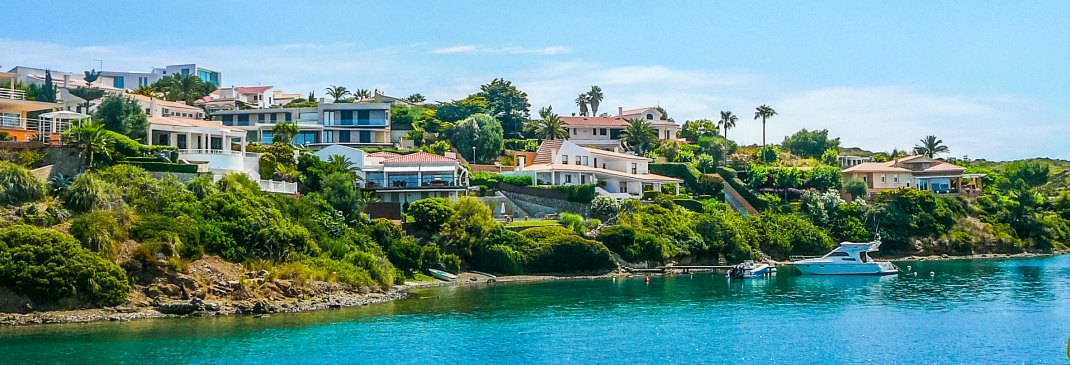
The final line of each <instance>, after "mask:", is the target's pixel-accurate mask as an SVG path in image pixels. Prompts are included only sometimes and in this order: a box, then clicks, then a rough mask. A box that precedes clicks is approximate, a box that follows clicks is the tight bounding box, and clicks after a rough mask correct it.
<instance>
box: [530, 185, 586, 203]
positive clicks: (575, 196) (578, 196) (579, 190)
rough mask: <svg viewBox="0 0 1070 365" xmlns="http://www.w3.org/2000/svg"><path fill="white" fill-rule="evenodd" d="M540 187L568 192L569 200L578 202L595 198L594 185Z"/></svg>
mask: <svg viewBox="0 0 1070 365" xmlns="http://www.w3.org/2000/svg"><path fill="white" fill-rule="evenodd" d="M538 188H540V189H546V190H555V191H561V192H565V193H567V194H568V201H570V202H576V203H590V202H591V200H594V196H595V193H594V185H592V184H584V185H559V186H538Z"/></svg>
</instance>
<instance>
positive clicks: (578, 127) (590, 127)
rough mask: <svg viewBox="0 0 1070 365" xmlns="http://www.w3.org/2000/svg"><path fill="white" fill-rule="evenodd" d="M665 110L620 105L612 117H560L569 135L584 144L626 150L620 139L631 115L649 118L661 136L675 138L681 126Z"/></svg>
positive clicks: (636, 117)
mask: <svg viewBox="0 0 1070 365" xmlns="http://www.w3.org/2000/svg"><path fill="white" fill-rule="evenodd" d="M661 117H662V114H661V112H659V111H658V110H657V108H640V109H632V110H623V108H617V116H614V117H609V116H604V117H575V116H573V117H561V121H562V122H564V124H565V129H566V130H568V139H569V141H571V142H572V143H575V144H577V145H580V146H584V147H595V148H601V149H610V150H614V151H618V152H620V151H623V149H624V148H623V147H622V146H621V143H620V132H621V131H623V130H624V127H625V126H627V125H628V121H629V120H631V119H641V120H646V121H648V122H650V125H651V126H652V127H654V129H655V130H657V132H658V139H662V140H666V139H676V133H677V132H679V131H680V126H679V125H677V124H676V123H673V122H670V121H667V120H661Z"/></svg>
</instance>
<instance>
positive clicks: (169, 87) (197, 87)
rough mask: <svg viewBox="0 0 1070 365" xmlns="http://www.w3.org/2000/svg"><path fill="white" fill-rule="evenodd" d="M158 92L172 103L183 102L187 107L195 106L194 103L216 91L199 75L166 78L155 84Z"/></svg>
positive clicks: (173, 75) (168, 76)
mask: <svg viewBox="0 0 1070 365" xmlns="http://www.w3.org/2000/svg"><path fill="white" fill-rule="evenodd" d="M153 87H155V88H156V90H157V91H159V92H162V93H163V94H165V95H166V96H167V100H170V101H182V102H185V103H186V104H187V105H193V101H195V100H197V99H200V98H202V97H204V96H205V95H208V93H210V92H212V91H215V85H212V84H210V83H206V82H204V81H203V80H201V78H200V77H197V75H190V74H171V75H167V76H164V77H163V78H161V79H160V81H157V82H156V83H155V84H153Z"/></svg>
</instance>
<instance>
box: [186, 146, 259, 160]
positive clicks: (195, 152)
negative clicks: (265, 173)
mask: <svg viewBox="0 0 1070 365" xmlns="http://www.w3.org/2000/svg"><path fill="white" fill-rule="evenodd" d="M178 153H180V154H189V155H231V156H240V157H255V158H259V157H260V154H259V153H255V152H245V153H244V154H243V153H242V152H241V151H227V150H216V149H203V148H202V149H186V150H178Z"/></svg>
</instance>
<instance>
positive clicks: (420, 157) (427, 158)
mask: <svg viewBox="0 0 1070 365" xmlns="http://www.w3.org/2000/svg"><path fill="white" fill-rule="evenodd" d="M417 162H457V159H454V158H449V157H446V156H439V155H436V154H432V153H427V152H423V151H420V152H416V153H410V154H407V155H403V156H398V157H394V158H389V159H386V160H383V164H388V163H417Z"/></svg>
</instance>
